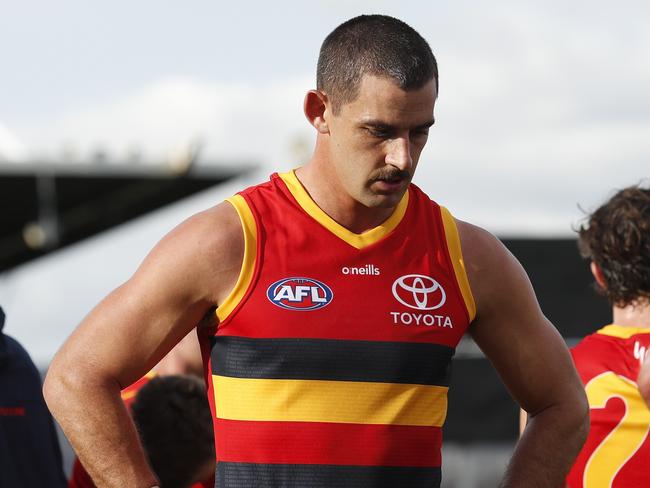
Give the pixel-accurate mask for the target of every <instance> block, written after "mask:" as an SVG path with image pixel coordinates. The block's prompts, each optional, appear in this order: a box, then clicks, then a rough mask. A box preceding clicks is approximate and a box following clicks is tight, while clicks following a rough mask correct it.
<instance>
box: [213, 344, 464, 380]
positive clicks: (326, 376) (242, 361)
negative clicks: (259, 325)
mask: <svg viewBox="0 0 650 488" xmlns="http://www.w3.org/2000/svg"><path fill="white" fill-rule="evenodd" d="M211 340H212V353H211V356H212V374H215V375H220V376H230V377H235V378H257V379H261V378H265V379H304V380H332V381H369V382H384V383H409V384H421V385H438V386H449V376H450V370H451V368H450V364H451V363H450V362H451V358H452V356H453V355H454V349H452V348H451V347H448V346H443V345H440V344H428V343H415V342H380V341H348V340H345V341H344V340H334V339H251V338H244V337H232V336H217V337H213V338H212V339H211Z"/></svg>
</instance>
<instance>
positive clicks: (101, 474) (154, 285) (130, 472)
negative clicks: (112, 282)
mask: <svg viewBox="0 0 650 488" xmlns="http://www.w3.org/2000/svg"><path fill="white" fill-rule="evenodd" d="M242 255H243V236H242V231H241V226H240V223H239V219H238V217H237V214H236V212H235V210H234V209H233V208H232V207H231V206H230V204H227V203H224V204H222V205H219V206H217V207H215V208H214V209H211V210H208V211H206V212H203V213H201V214H197V215H196V216H194V217H192V218H191V219H189V220H188V221H186V222H184V223H183V224H181V225H180V226H179V227H178V228H176V229H175V230H174V231H172V232H171V233H170V234H169V235H168V236H166V237H165V238H164V239H163V240H162V241H161V242H160V243H159V244H158V245H157V246H156V247H155V248H154V249H153V250H152V252H151V253H150V254H149V256H147V258H146V259H145V260H144V262H143V263H142V265H141V266H140V268H139V269H138V270H137V271H136V273H135V274H134V275H133V277H132V278H131V279H129V280H128V281H127V282H126V283H125V284H123V285H122V286H120V287H119V288H117V289H116V290H115V291H113V292H112V293H111V294H110V295H108V296H107V297H106V298H105V299H104V300H103V301H102V302H100V304H99V305H97V307H95V309H94V310H92V311H91V312H90V314H89V315H88V316H87V317H86V318H85V319H84V320H83V321H82V323H81V324H80V325H79V327H78V328H77V329H76V330H75V331H74V332H73V334H72V335H71V336H70V338H69V339H68V340H67V341H66V343H65V344H64V345H63V347H62V348H61V350H60V351H59V352H58V353H57V355H56V356H55V358H54V360H53V362H52V364H51V366H50V369H49V372H48V374H47V378H46V381H45V386H44V394H45V398H46V401H47V403H48V406H49V407H50V410H51V411H52V413H53V414H54V416H55V417H56V419H57V420H58V422H59V424H60V425H61V427H62V428H63V430H64V432H65V434H66V436H67V437H68V439H69V440H70V442H71V444H72V446H73V447H74V449H75V451H76V452H77V455H78V456H79V458H80V460H81V461H82V463H83V464H84V466H85V467H86V469H87V470H88V472H89V474H90V475H91V476H92V478H93V480H94V481H95V483H96V484H97V485H98V486H102V487H126V486H128V487H143V488H144V487H151V486H154V485H156V484H157V481H156V478H155V476H154V475H153V473H152V472H151V470H150V468H149V466H148V464H147V462H146V459H145V456H144V453H143V451H142V447H141V446H140V443H139V440H138V437H137V434H136V431H135V428H134V425H133V422H132V421H131V418H130V415H129V414H128V413H127V411H126V409H125V408H124V405H123V403H122V401H121V400H120V390H121V389H122V388H124V387H126V386H128V385H129V384H131V383H133V382H134V381H135V380H137V379H138V378H140V377H141V376H142V375H144V374H145V373H146V372H147V371H149V370H150V369H151V368H152V367H153V366H154V365H155V364H156V363H157V362H158V361H159V360H160V359H161V358H162V357H163V356H164V355H165V354H166V353H167V352H168V351H169V350H170V349H171V348H172V347H173V346H174V344H176V343H177V342H178V341H180V340H181V339H182V338H183V337H184V336H185V335H186V334H187V333H188V332H189V331H190V330H191V329H192V328H193V327H195V326H196V324H197V323H199V321H200V320H201V318H202V317H203V316H204V314H205V313H206V312H207V311H208V310H210V309H211V308H212V307H214V306H215V305H217V304H218V303H220V301H221V300H222V299H223V298H224V297H225V296H226V295H227V293H228V292H229V290H230V289H231V288H232V286H234V283H235V281H236V280H237V276H238V273H239V268H240V266H241V260H242Z"/></svg>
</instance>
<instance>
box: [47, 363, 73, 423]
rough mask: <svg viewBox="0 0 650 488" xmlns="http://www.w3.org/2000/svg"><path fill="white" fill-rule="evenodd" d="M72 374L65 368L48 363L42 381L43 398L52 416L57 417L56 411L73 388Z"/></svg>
mask: <svg viewBox="0 0 650 488" xmlns="http://www.w3.org/2000/svg"><path fill="white" fill-rule="evenodd" d="M74 375H75V373H74V372H71V371H66V370H65V368H62V367H58V366H56V365H55V364H52V365H50V368H49V369H48V371H47V375H46V376H45V381H44V382H43V398H45V403H46V404H47V406H48V408H49V409H50V411H51V412H52V414H53V415H54V417H58V415H57V412H58V411H59V409H60V408H63V404H64V403H65V401H66V400H67V399H69V398H70V394H71V392H74V390H75V389H74V387H73V383H74V382H75V380H74Z"/></svg>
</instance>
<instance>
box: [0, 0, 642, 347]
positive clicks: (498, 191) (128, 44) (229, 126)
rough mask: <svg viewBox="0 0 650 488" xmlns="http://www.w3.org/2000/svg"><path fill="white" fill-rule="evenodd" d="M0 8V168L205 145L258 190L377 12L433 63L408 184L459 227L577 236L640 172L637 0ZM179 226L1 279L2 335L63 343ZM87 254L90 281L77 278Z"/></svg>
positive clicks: (81, 249)
mask: <svg viewBox="0 0 650 488" xmlns="http://www.w3.org/2000/svg"><path fill="white" fill-rule="evenodd" d="M0 12H1V14H0V69H1V72H2V76H0V158H2V157H3V156H4V157H5V158H10V159H11V158H13V159H16V160H19V159H21V157H23V158H29V157H32V156H39V157H43V156H44V157H48V158H57V157H60V156H61V154H62V153H63V152H64V148H65V153H66V155H67V156H68V157H72V158H77V159H78V160H80V161H82V160H85V159H87V158H88V157H89V156H91V155H92V154H93V152H94V151H95V150H96V149H97V148H98V147H101V148H103V149H104V150H106V151H107V152H108V153H109V154H111V155H112V156H114V157H115V158H116V159H120V158H125V157H127V156H128V155H129V154H131V153H133V151H134V150H135V149H138V150H139V151H140V152H141V153H142V155H143V156H142V159H143V161H144V162H143V164H146V163H147V162H149V163H152V162H160V161H164V160H165V158H167V157H168V156H169V154H171V153H173V152H174V151H175V150H177V149H178V148H179V147H182V146H183V145H184V144H187V143H188V142H189V141H192V140H195V139H200V140H202V141H203V143H204V153H203V157H204V161H205V162H206V163H207V162H210V161H213V162H219V161H233V160H255V161H258V162H259V163H260V165H261V166H262V168H263V169H262V171H261V173H260V175H259V178H263V177H264V175H265V174H268V173H270V172H271V171H273V170H274V169H286V168H289V167H292V166H296V165H298V164H300V162H302V161H304V160H305V159H306V158H307V157H308V156H309V148H310V147H311V144H312V141H313V137H314V136H313V130H312V129H311V128H310V127H309V126H308V124H307V123H306V121H305V120H304V117H303V115H302V97H303V95H304V92H305V91H306V90H307V89H309V88H312V87H313V84H314V67H315V64H316V56H317V52H318V48H319V45H320V43H321V41H322V39H323V37H324V36H325V35H326V34H327V33H328V32H329V31H330V30H331V29H332V28H333V27H334V26H336V25H337V24H338V23H340V22H341V21H343V20H345V19H347V18H349V17H351V16H354V15H356V14H359V13H387V14H390V15H394V16H397V17H400V18H402V19H403V20H405V21H406V22H408V23H410V24H411V25H412V26H413V27H415V28H416V29H417V30H418V31H419V32H420V33H421V34H422V35H423V36H424V37H425V38H426V39H427V40H428V41H429V42H430V44H431V46H432V49H433V51H434V53H435V54H436V57H437V58H438V62H439V66H440V86H441V89H440V98H439V101H438V105H437V107H436V120H437V121H436V125H435V127H434V128H433V129H432V131H431V137H430V141H429V144H428V147H427V148H426V149H425V151H424V153H423V156H422V158H421V161H420V166H419V168H418V173H417V175H416V179H415V182H416V183H417V184H418V185H420V186H421V187H423V189H424V190H425V191H427V192H428V193H429V194H430V195H431V196H432V197H433V198H434V199H436V200H438V201H440V202H441V203H443V204H445V205H446V206H448V207H449V208H450V210H451V211H452V212H454V213H455V214H456V215H457V216H459V217H460V218H463V219H465V220H469V221H471V222H474V223H477V224H479V225H482V226H485V227H486V228H488V229H489V230H491V231H493V232H497V233H499V234H501V235H569V234H570V232H571V225H572V224H574V223H575V222H576V221H577V220H578V219H579V218H580V215H581V214H580V211H579V209H578V204H581V205H582V206H584V207H586V208H591V207H593V206H594V205H596V204H598V203H599V202H600V201H602V200H603V199H604V198H605V197H607V196H608V195H609V194H610V193H611V190H612V189H613V188H615V187H621V186H626V185H629V184H632V183H636V182H638V181H639V180H640V179H642V178H644V177H649V176H650V93H649V91H648V87H649V86H650V29H648V28H647V25H648V24H647V22H648V19H649V18H650V4H649V3H648V2H643V1H629V0H628V1H621V2H604V1H595V2H594V1H591V2H586V1H582V0H578V1H572V2H565V1H561V0H545V1H541V0H540V1H530V0H529V1H515V0H505V1H500V2H476V1H469V0H460V1H453V2H452V1H448V0H447V1H439V2H433V1H402V2H394V1H393V2H389V1H383V0H376V1H372V2H371V1H368V0H353V1H345V2H344V1H334V0H329V1H325V0H321V1H312V2H299V1H292V2H208V1H204V2H198V1H186V2H182V3H179V2H160V1H158V2H154V1H138V2H127V1H124V0H118V1H114V2H111V3H103V4H101V3H97V2H94V3H89V2H82V1H80V0H78V1H77V0H61V1H58V2H45V1H34V0H23V1H20V2H10V1H9V0H0ZM16 164H20V163H19V161H17V162H16ZM233 191H234V189H233ZM223 196H225V195H222V194H221V192H220V191H219V192H214V193H212V194H210V195H208V196H205V197H204V198H203V199H199V200H193V202H194V203H193V206H191V210H192V211H195V210H197V209H198V208H201V206H207V205H210V204H211V203H212V202H214V201H215V200H217V199H220V198H222V197H223ZM182 208H185V209H186V211H188V209H189V208H190V207H182ZM181 213H182V212H181ZM180 215H181V214H179V212H178V211H176V212H174V211H170V212H163V213H161V214H160V215H159V216H158V217H156V218H155V219H154V220H152V221H151V222H155V224H153V223H151V224H145V223H143V221H140V222H139V224H138V225H142V226H145V227H146V226H147V225H152V226H154V228H155V230H150V231H149V232H148V233H146V236H143V233H142V232H141V231H138V229H139V227H137V228H136V227H134V226H131V227H129V231H128V233H129V235H131V236H143V237H141V238H138V239H136V240H137V241H138V243H141V244H138V245H135V246H134V245H127V244H122V245H117V244H115V245H113V244H110V243H112V242H115V243H117V242H121V241H120V240H119V239H120V238H119V236H120V235H122V234H120V233H126V232H127V231H125V230H123V229H122V230H119V229H118V230H116V231H115V232H114V233H109V234H107V235H105V236H99V237H98V238H97V239H96V240H93V242H92V243H86V244H82V245H80V246H75V247H74V248H72V249H70V250H68V251H65V253H64V254H61V256H65V258H63V257H57V256H58V255H57V256H54V257H53V258H51V259H48V260H47V261H43V262H40V263H33V264H32V265H29V266H28V267H24V269H20V270H18V271H16V272H14V273H12V274H11V275H4V276H0V302H2V303H3V305H4V306H5V308H7V311H8V313H9V315H8V320H9V322H8V324H9V325H11V323H12V318H13V320H15V321H16V322H14V323H20V324H21V327H24V328H25V329H24V330H25V331H27V330H32V331H33V332H32V333H29V334H27V332H25V335H24V337H23V339H25V340H27V341H30V340H32V339H31V337H33V336H34V334H35V333H36V331H38V330H40V327H42V323H43V322H44V321H47V322H48V323H50V321H53V327H54V328H56V330H57V331H64V330H65V331H66V332H67V331H68V330H69V329H70V328H71V327H72V326H74V324H75V323H76V322H77V321H78V320H79V319H80V318H81V317H82V316H83V314H84V313H86V312H87V311H88V309H89V308H90V307H91V306H92V304H93V303H94V302H95V301H96V300H97V299H98V298H99V297H101V296H103V295H104V294H105V293H106V292H108V291H109V289H110V288H111V287H112V286H114V285H116V284H118V283H119V281H120V280H123V279H125V278H126V277H128V274H129V272H130V271H132V269H133V266H135V263H137V262H139V260H140V259H141V258H142V256H143V254H144V253H145V252H146V249H148V248H149V247H150V246H151V245H152V244H153V243H154V242H155V240H156V239H151V236H154V235H155V236H157V237H160V236H161V235H162V234H163V233H164V232H165V231H167V230H168V229H170V228H171V227H173V225H174V224H175V223H177V221H178V219H179V217H180ZM183 216H184V214H183ZM145 220H146V219H145ZM147 222H148V221H147ZM111 239H114V241H111ZM127 240H128V239H127ZM104 241H106V242H108V243H109V244H102V242H104ZM102 246H106V247H102ZM75 253H76V254H75ZM58 259H60V261H57V260H58ZM97 260H101V261H102V263H107V264H102V265H101V266H100V265H97V268H98V269H97V274H96V275H94V274H93V275H89V274H88V272H87V271H86V272H84V271H83V270H84V268H85V269H86V270H87V269H88V266H89V263H92V262H93V261H97ZM111 261H112V262H113V266H111V265H110V263H111ZM59 262H61V263H63V262H65V266H63V265H62V264H58V263H59ZM123 263H124V264H123ZM126 263H128V265H127V264H126ZM103 266H106V269H105V270H104V271H102V269H103V268H102V267H103ZM112 270H115V271H112ZM90 276H92V280H91V281H92V284H89V283H87V282H85V281H88V279H89V278H90ZM34 290H39V292H38V293H36V292H35V291H34ZM69 297H75V298H74V299H70V298H69ZM59 302H62V303H61V304H60V305H56V306H58V307H59V308H56V307H55V304H56V303H59ZM52 307H55V308H52ZM57 334H58V335H57V337H58V338H59V339H60V340H62V337H64V335H63V332H61V333H59V332H57ZM17 335H20V333H19V334H17ZM59 339H57V340H59ZM51 349H52V346H47V347H46V348H44V349H42V352H41V353H39V354H41V356H42V357H47V355H48V354H49V351H50V350H51Z"/></svg>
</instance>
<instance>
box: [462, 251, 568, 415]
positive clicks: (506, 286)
mask: <svg viewBox="0 0 650 488" xmlns="http://www.w3.org/2000/svg"><path fill="white" fill-rule="evenodd" d="M492 255H493V257H492V258H491V259H493V262H492V263H491V264H489V265H487V268H488V269H486V270H485V271H486V272H484V273H483V276H482V280H483V282H482V283H481V285H480V290H481V291H480V292H479V294H478V297H477V300H478V302H479V312H478V318H477V320H476V321H475V323H474V324H473V325H472V327H471V328H470V333H471V335H472V337H473V338H474V340H475V341H476V343H477V344H478V345H479V347H480V348H481V349H482V350H483V352H484V353H485V355H486V356H487V357H488V359H489V360H490V361H491V362H492V364H493V365H494V367H495V368H496V370H497V371H498V373H499V375H500V376H501V378H502V380H503V381H504V383H505V384H506V386H507V388H508V389H509V391H510V393H511V394H512V395H513V397H514V398H515V399H516V400H517V401H518V402H519V403H520V405H521V406H522V407H523V408H524V409H525V410H527V411H528V412H531V413H532V414H534V413H536V412H538V411H540V410H543V409H544V408H546V407H547V406H549V405H550V404H553V403H555V402H557V401H558V399H559V398H561V397H562V396H563V395H565V394H566V395H569V394H570V392H572V391H574V390H575V389H576V387H577V386H578V383H579V381H578V378H577V375H576V373H575V369H574V367H573V363H572V361H571V358H570V355H569V353H568V350H567V348H566V345H565V343H564V340H563V339H562V337H561V335H560V334H559V333H558V331H557V330H556V329H555V327H553V325H552V324H551V323H550V322H549V321H548V320H547V319H546V317H544V315H543V314H542V311H541V310H540V308H539V304H538V302H537V298H536V297H535V293H534V291H533V288H532V285H531V284H530V281H529V279H528V276H527V275H526V273H525V271H524V270H523V268H522V266H521V265H520V264H519V262H518V261H517V260H516V259H515V258H514V256H512V255H511V254H510V253H509V252H508V251H507V250H506V249H505V247H503V246H502V245H501V244H500V243H498V244H495V245H494V249H493V250H492ZM495 255H496V258H494V256H495ZM490 266H492V267H493V268H494V269H492V270H491V272H489V273H488V272H487V271H490V270H489V268H490Z"/></svg>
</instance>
